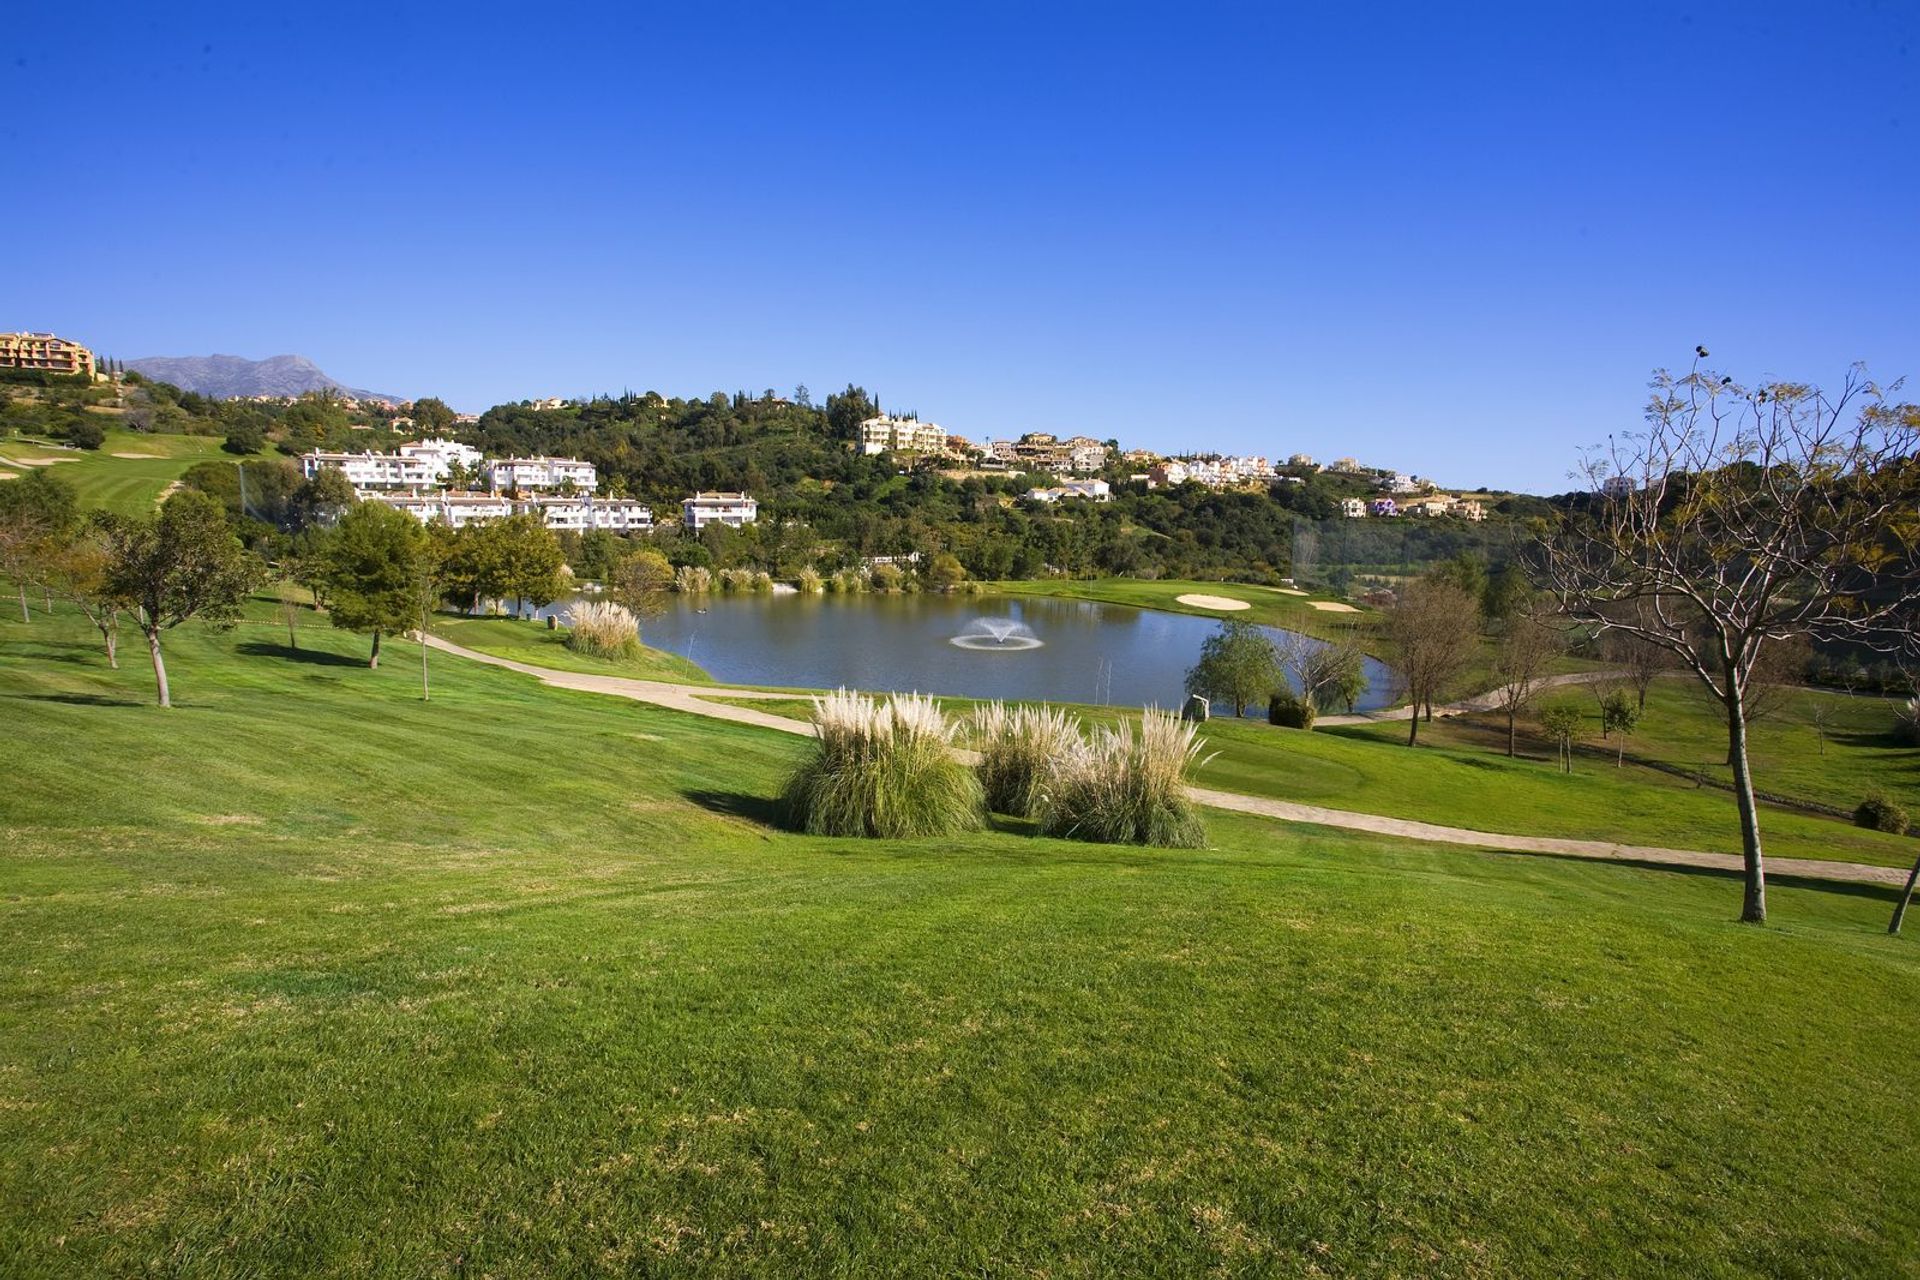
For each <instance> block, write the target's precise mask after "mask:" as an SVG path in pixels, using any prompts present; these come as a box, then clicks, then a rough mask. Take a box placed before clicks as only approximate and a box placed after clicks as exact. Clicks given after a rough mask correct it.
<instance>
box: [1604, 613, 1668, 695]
mask: <svg viewBox="0 0 1920 1280" xmlns="http://www.w3.org/2000/svg"><path fill="white" fill-rule="evenodd" d="M1620 610H1621V612H1622V613H1624V614H1625V615H1626V616H1628V617H1630V618H1633V619H1634V620H1635V621H1637V622H1638V623H1640V624H1641V625H1654V624H1655V621H1656V620H1655V618H1654V617H1653V611H1652V608H1651V606H1650V605H1649V604H1648V602H1647V601H1645V600H1630V601H1627V602H1626V603H1625V604H1623V605H1621V606H1620ZM1600 659H1601V661H1603V662H1605V663H1607V664H1608V665H1609V666H1612V667H1614V668H1616V669H1617V670H1618V671H1619V672H1620V674H1621V676H1622V677H1623V678H1624V679H1625V680H1626V682H1627V683H1628V684H1629V685H1631V686H1632V687H1633V691H1634V695H1635V698H1636V700H1637V702H1638V704H1639V706H1640V709H1641V710H1642V711H1645V710H1646V708H1647V690H1649V689H1651V688H1652V687H1653V682H1654V681H1655V680H1657V679H1659V678H1660V673H1661V672H1663V671H1671V670H1673V655H1672V654H1671V653H1669V652H1668V651H1667V650H1666V649H1664V648H1662V647H1661V646H1660V645H1657V644H1653V643H1651V642H1650V641H1647V640H1644V639H1642V638H1641V637H1640V636H1639V635H1638V634H1637V633H1636V632H1635V631H1633V630H1630V629H1625V628H1615V629H1610V630H1607V631H1603V632H1601V633H1600Z"/></svg>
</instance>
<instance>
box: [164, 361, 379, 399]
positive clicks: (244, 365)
mask: <svg viewBox="0 0 1920 1280" xmlns="http://www.w3.org/2000/svg"><path fill="white" fill-rule="evenodd" d="M127 368H128V369H130V370H132V371H133V372H135V373H137V374H139V375H141V376H142V377H145V378H152V379H154V380H155V381H157V382H170V383H172V384H173V385H174V386H176V387H179V388H180V389H181V390H182V391H195V392H198V393H199V394H201V395H203V396H213V397H215V398H218V399H225V398H227V397H230V396H298V395H304V394H306V393H307V392H309V391H335V392H338V393H339V394H341V395H343V396H353V397H355V398H357V399H361V400H391V401H393V402H394V403H396V404H398V403H400V402H401V401H404V400H406V399H408V398H409V397H407V396H396V395H392V394H390V393H388V392H385V391H366V390H363V389H361V388H359V387H349V386H347V385H346V384H345V383H344V382H338V381H336V380H334V379H333V378H330V377H328V376H327V375H326V374H325V373H324V372H322V370H321V368H320V366H319V365H317V364H315V363H314V362H313V361H311V360H309V359H307V358H306V357H305V356H296V355H284V356H268V357H267V358H266V359H265V360H249V359H247V358H246V357H245V356H227V355H211V356H147V357H145V358H143V359H140V360H129V361H127Z"/></svg>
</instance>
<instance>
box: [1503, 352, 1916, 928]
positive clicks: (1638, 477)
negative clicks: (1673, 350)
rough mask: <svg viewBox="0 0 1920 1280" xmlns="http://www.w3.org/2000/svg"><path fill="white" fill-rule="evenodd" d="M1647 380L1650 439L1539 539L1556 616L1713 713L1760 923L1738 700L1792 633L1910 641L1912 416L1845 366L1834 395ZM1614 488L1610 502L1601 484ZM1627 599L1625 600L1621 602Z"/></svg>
mask: <svg viewBox="0 0 1920 1280" xmlns="http://www.w3.org/2000/svg"><path fill="white" fill-rule="evenodd" d="M1705 357H1706V351H1705V349H1704V348H1702V349H1700V350H1699V351H1698V353H1697V358H1696V359H1695V361H1694V364H1693V366H1692V368H1691V369H1690V370H1689V372H1687V373H1686V374H1685V375H1684V376H1680V377H1675V376H1673V375H1671V374H1669V373H1667V372H1665V371H1664V370H1663V371H1660V372H1658V373H1657V374H1656V375H1655V377H1654V381H1653V396H1652V399H1651V401H1650V403H1649V405H1648V407H1647V412H1646V419H1647V430H1646V431H1645V432H1644V433H1638V434H1635V435H1632V436H1626V437H1620V438H1617V439H1616V440H1615V441H1614V443H1613V444H1612V445H1611V447H1610V448H1609V449H1607V450H1605V451H1603V452H1599V453H1596V454H1595V455H1593V456H1592V457H1590V458H1589V460H1588V465H1587V470H1588V474H1589V478H1590V479H1591V480H1592V481H1593V484H1594V489H1595V491H1596V492H1595V494H1594V495H1593V498H1592V501H1591V502H1589V503H1586V504H1584V505H1583V506H1582V507H1576V508H1570V509H1568V510H1567V511H1566V512H1565V513H1563V515H1562V517H1561V519H1560V520H1559V521H1558V523H1557V524H1556V525H1554V526H1552V527H1551V528H1550V529H1549V530H1548V531H1547V533H1546V534H1545V536H1544V537H1543V539H1542V543H1541V550H1542V552H1543V555H1542V560H1543V566H1544V570H1545V573H1546V578H1547V582H1548V585H1549V587H1550V589H1551V590H1552V591H1553V593H1554V595H1555V596H1556V598H1557V599H1558V601H1559V604H1560V607H1561V608H1562V609H1563V610H1565V611H1566V612H1567V613H1568V614H1570V615H1572V616H1574V617H1576V618H1581V619H1584V620H1586V621H1589V622H1593V623H1596V624H1598V625H1599V626H1600V627H1601V628H1603V629H1614V630H1620V631H1625V632H1627V633H1629V634H1631V635H1633V636H1636V637H1638V638H1639V639H1641V640H1644V641H1646V642H1647V643H1649V644H1654V645H1658V646H1659V647H1661V648H1663V649H1665V650H1667V651H1668V652H1669V653H1671V654H1673V655H1674V657H1675V658H1676V659H1677V660H1678V662H1679V664H1680V665H1681V666H1682V667H1684V668H1685V669H1686V670H1688V671H1690V672H1692V673H1693V675H1694V677H1695V678H1696V679H1697V680H1698V681H1699V682H1700V684H1701V686H1702V687H1703V688H1705V689H1706V690H1707V692H1708V693H1709V694H1710V695H1711V696H1712V697H1713V698H1714V699H1715V700H1716V701H1717V702H1718V703H1719V704H1720V709H1721V712H1722V714H1723V717H1724V720H1725V723H1726V730H1727V744H1728V750H1727V758H1728V761H1729V763H1730V764H1731V766H1732V769H1733V791H1734V799H1735V806H1736V808H1737V810H1738V813H1739V823H1740V843H1741V851H1742V855H1743V861H1744V864H1745V885H1744V892H1743V901H1742V904H1741V911H1740V918H1741V919H1742V920H1745V921H1752V922H1758V921H1762V920H1765V919H1766V914H1767V906H1766V869H1765V864H1764V860H1763V857H1762V849H1761V839H1760V815H1759V808H1758V806H1757V804H1756V803H1755V798H1754V791H1753V775H1752V769H1751V766H1750V763H1749V760H1748V751H1747V725H1748V720H1749V715H1748V706H1747V704H1748V698H1749V696H1750V695H1751V693H1752V691H1753V687H1754V674H1755V671H1756V670H1757V669H1758V667H1759V664H1760V662H1761V661H1762V659H1763V657H1764V656H1765V655H1766V653H1767V651H1768V649H1769V648H1770V647H1771V646H1773V645H1776V644H1778V643H1779V642H1780V641H1783V640H1787V639H1790V638H1792V637H1796V636H1807V637H1811V638H1813V639H1816V640H1819V639H1827V640H1839V639H1851V640H1856V641H1858V642H1861V643H1863V644H1867V645H1869V646H1872V647H1876V648H1887V647H1891V646H1894V645H1897V644H1902V643H1906V642H1909V641H1910V640H1911V631H1910V628H1906V629H1904V630H1903V628H1904V627H1905V624H1907V623H1908V622H1909V619H1910V615H1911V613H1912V611H1913V609H1914V606H1915V604H1916V602H1920V559H1916V556H1915V554H1914V548H1915V544H1916V541H1920V528H1917V527H1916V525H1920V513H1916V509H1915V502H1914V493H1915V491H1916V487H1917V484H1916V473H1917V471H1920V464H1916V462H1915V460H1914V457H1913V454H1914V447H1915V441H1916V437H1920V407H1916V406H1914V405H1911V404H1892V403H1889V402H1888V400H1887V394H1888V393H1889V392H1891V391H1893V390H1897V384H1896V385H1895V387H1889V388H1882V387H1880V386H1877V385H1875V384H1874V383H1872V382H1870V381H1868V380H1867V379H1866V376H1865V374H1864V373H1863V372H1862V371H1861V370H1859V369H1858V368H1856V369H1854V370H1852V371H1851V372H1849V373H1848V374H1847V376H1846V378H1845V380H1844V381H1843V383H1842V384H1841V387H1840V389H1839V391H1838V392H1837V393H1833V394H1828V393H1826V392H1823V391H1821V390H1819V389H1818V388H1816V387H1813V386H1810V385H1806V384H1801V383H1788V382H1773V383H1762V384H1760V385H1758V386H1755V387H1751V388H1749V387H1745V386H1741V385H1739V384H1737V383H1735V382H1734V381H1733V379H1732V378H1731V377H1726V376H1722V375H1720V374H1718V373H1715V372H1713V371H1711V370H1709V369H1707V368H1706V367H1705V366H1704V363H1703V362H1704V359H1705ZM1616 476H1618V477H1624V478H1625V479H1626V480H1627V481H1628V482H1630V483H1631V484H1632V485H1633V486H1634V488H1633V491H1632V492H1630V493H1629V492H1623V491H1621V489H1622V488H1623V486H1615V491H1614V492H1612V493H1607V492H1606V488H1605V482H1606V481H1608V480H1610V479H1611V478H1612V477H1616ZM1623 606H1632V607H1631V608H1625V607H1623Z"/></svg>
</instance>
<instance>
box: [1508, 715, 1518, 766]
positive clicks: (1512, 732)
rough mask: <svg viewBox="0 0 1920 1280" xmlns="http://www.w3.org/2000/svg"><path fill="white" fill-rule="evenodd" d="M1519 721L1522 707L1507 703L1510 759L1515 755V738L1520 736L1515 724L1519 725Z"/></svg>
mask: <svg viewBox="0 0 1920 1280" xmlns="http://www.w3.org/2000/svg"><path fill="white" fill-rule="evenodd" d="M1519 722H1520V708H1518V707H1516V706H1514V705H1513V704H1512V703H1511V702H1509V703H1508V704H1507V759H1509V760H1511V759H1513V757H1514V750H1513V744H1514V740H1515V739H1516V738H1517V737H1518V736H1519V730H1518V729H1517V728H1516V727H1515V726H1516V725H1518V724H1519Z"/></svg>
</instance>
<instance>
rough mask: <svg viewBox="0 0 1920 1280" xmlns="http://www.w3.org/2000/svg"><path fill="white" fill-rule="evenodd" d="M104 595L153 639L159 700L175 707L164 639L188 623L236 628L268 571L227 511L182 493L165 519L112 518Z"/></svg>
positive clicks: (106, 526)
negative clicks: (236, 530)
mask: <svg viewBox="0 0 1920 1280" xmlns="http://www.w3.org/2000/svg"><path fill="white" fill-rule="evenodd" d="M101 531H102V533H103V534H104V535H105V538H106V570H105V575H104V584H103V585H104V594H105V597H106V598H107V599H108V600H111V601H114V602H117V603H118V604H119V605H120V606H121V607H123V608H125V609H128V610H131V611H132V613H133V615H134V618H135V620H136V621H137V622H138V623H139V624H140V630H141V632H142V634H144V635H145V636H146V637H147V650H148V652H149V654H150V655H151V656H152V658H153V680H154V687H155V692H156V695H157V697H158V701H159V703H160V705H161V706H163V707H171V706H172V705H173V699H172V696H171V693H170V691H169V689H168V686H167V665H166V659H165V657H164V656H163V655H162V653H161V651H160V637H161V634H162V633H163V632H165V631H166V630H168V629H169V628H172V627H177V626H179V625H180V624H181V623H183V622H185V621H186V620H187V619H189V618H199V619H200V620H201V621H203V622H207V623H211V624H212V625H214V626H225V625H230V624H231V623H232V621H233V620H234V619H235V618H237V617H238V616H239V615H240V608H241V606H242V605H243V604H245V603H246V599H247V596H248V594H249V593H250V592H252V590H253V589H254V588H255V587H256V586H258V585H259V584H260V583H261V582H262V581H264V580H265V578H266V565H265V564H264V563H263V562H262V561H261V560H260V558H259V557H258V556H256V555H254V554H252V553H251V552H249V551H248V550H247V549H246V548H245V547H242V546H241V545H240V540H239V538H237V537H235V536H234V532H233V528H232V526H231V525H229V524H228V523H227V517H226V513H225V512H223V511H221V509H220V504H219V503H218V502H217V501H215V500H214V499H212V498H210V497H208V496H207V495H206V494H204V493H195V492H193V491H192V490H190V489H183V490H182V491H180V492H179V493H176V494H174V495H173V496H172V497H171V498H168V499H167V501H166V504H165V505H164V506H162V507H161V508H160V511H159V514H157V515H154V516H148V517H145V518H140V519H129V518H127V517H124V516H119V517H108V518H106V519H104V520H103V521H102V524H101Z"/></svg>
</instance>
